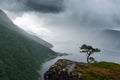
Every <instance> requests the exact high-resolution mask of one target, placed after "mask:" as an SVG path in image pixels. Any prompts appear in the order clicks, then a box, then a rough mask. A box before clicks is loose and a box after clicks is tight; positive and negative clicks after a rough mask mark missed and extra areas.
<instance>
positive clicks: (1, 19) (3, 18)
mask: <svg viewBox="0 0 120 80" xmlns="http://www.w3.org/2000/svg"><path fill="white" fill-rule="evenodd" d="M0 24H1V25H3V26H4V27H7V28H9V29H11V30H13V31H17V33H19V34H22V35H23V36H25V37H27V38H30V39H32V40H34V41H36V42H38V43H40V44H42V45H44V46H46V47H48V48H52V47H53V45H51V44H50V43H48V42H46V41H44V40H42V39H40V38H38V37H36V36H34V35H31V34H28V33H27V32H25V31H24V30H22V29H21V28H19V27H17V26H16V25H15V24H13V22H12V21H11V20H10V19H9V18H8V17H7V15H6V14H5V13H4V12H3V11H2V10H0Z"/></svg>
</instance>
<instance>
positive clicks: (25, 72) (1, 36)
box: [0, 10, 56, 80]
mask: <svg viewBox="0 0 120 80" xmlns="http://www.w3.org/2000/svg"><path fill="white" fill-rule="evenodd" d="M51 47H52V45H51V44H50V43H48V42H46V41H44V40H42V39H40V38H38V37H36V36H33V35H31V34H29V33H27V32H25V31H24V30H22V29H20V28H18V27H17V26H16V25H14V24H13V23H12V21H11V20H10V19H9V18H8V17H7V15H6V14H5V13H4V12H3V11H2V10H0V80H37V79H38V78H39V77H40V76H39V73H38V72H37V71H38V70H39V69H40V65H41V64H42V63H43V62H44V61H45V60H46V59H47V58H48V57H49V55H51V56H52V55H54V56H55V55H56V53H55V52H54V51H52V50H51V49H50V48H51Z"/></svg>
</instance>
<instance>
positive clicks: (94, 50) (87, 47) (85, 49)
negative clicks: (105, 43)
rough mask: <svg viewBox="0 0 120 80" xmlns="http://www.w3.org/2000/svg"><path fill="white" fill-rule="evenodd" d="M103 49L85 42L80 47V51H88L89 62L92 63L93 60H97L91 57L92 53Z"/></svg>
mask: <svg viewBox="0 0 120 80" xmlns="http://www.w3.org/2000/svg"><path fill="white" fill-rule="evenodd" d="M100 51H101V50H100V49H98V48H93V47H92V46H90V45H86V44H83V45H82V46H81V47H80V53H86V54H87V62H88V63H90V62H91V61H95V59H94V58H93V57H90V55H91V54H93V53H95V52H100Z"/></svg>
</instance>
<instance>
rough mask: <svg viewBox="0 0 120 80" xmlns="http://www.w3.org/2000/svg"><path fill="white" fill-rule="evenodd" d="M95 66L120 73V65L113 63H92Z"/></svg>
mask: <svg viewBox="0 0 120 80" xmlns="http://www.w3.org/2000/svg"><path fill="white" fill-rule="evenodd" d="M92 65H93V66H96V67H100V68H106V69H112V70H116V71H120V65H119V64H117V63H113V62H98V63H92Z"/></svg>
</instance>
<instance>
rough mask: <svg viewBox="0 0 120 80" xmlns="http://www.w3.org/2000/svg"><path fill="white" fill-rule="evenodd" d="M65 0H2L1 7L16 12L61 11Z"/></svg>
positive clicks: (0, 0) (0, 1)
mask: <svg viewBox="0 0 120 80" xmlns="http://www.w3.org/2000/svg"><path fill="white" fill-rule="evenodd" d="M63 2H64V0H4V1H3V0H0V7H1V8H2V9H6V10H8V11H14V12H26V11H36V12H43V13H49V12H56V13H57V12H60V11H62V10H63Z"/></svg>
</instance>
